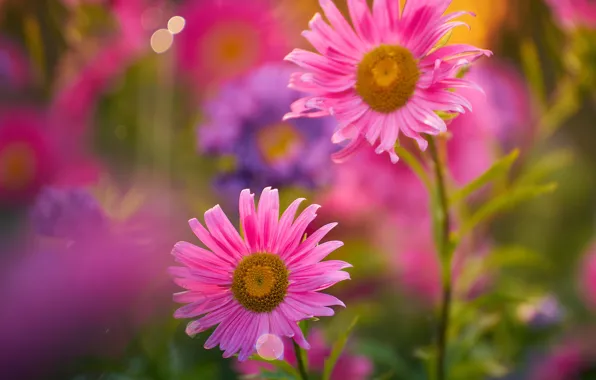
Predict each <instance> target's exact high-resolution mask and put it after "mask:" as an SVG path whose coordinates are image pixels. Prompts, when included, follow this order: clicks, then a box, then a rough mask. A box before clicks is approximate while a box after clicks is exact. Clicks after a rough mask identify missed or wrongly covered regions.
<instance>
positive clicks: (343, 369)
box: [236, 330, 373, 380]
mask: <svg viewBox="0 0 596 380" xmlns="http://www.w3.org/2000/svg"><path fill="white" fill-rule="evenodd" d="M308 339H309V340H310V342H311V349H310V350H308V365H309V368H310V369H312V370H313V371H315V372H318V373H322V372H323V369H324V367H325V359H326V358H327V357H328V356H329V354H330V353H331V348H330V347H329V345H327V343H326V342H325V339H324V337H323V334H322V333H321V331H319V330H312V331H311V333H310V335H309V337H308ZM283 343H284V353H283V360H286V361H287V362H288V363H290V364H291V365H293V366H295V365H296V354H295V352H294V347H293V345H292V343H291V341H290V339H284V342H283ZM236 368H237V369H238V370H239V371H240V372H241V373H243V374H245V375H258V374H259V373H260V371H261V369H266V370H273V366H271V365H269V364H267V363H263V362H257V361H246V362H243V363H238V365H237V366H236ZM372 372H373V366H372V363H371V362H370V360H368V359H367V358H366V357H364V356H358V355H350V354H349V353H346V352H344V353H343V354H342V355H341V356H340V357H339V359H338V361H337V365H336V366H335V368H334V369H333V372H332V373H331V380H365V379H368V378H370V375H371V374H372Z"/></svg>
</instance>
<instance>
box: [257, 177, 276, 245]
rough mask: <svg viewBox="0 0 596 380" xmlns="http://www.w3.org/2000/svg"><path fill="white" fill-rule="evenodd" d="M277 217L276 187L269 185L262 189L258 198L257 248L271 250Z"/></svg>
mask: <svg viewBox="0 0 596 380" xmlns="http://www.w3.org/2000/svg"><path fill="white" fill-rule="evenodd" d="M278 219H279V195H278V194H277V189H273V190H271V188H270V187H266V188H265V189H263V192H262V193H261V198H260V199H259V207H258V220H259V222H258V223H259V250H260V251H261V252H272V248H273V243H274V240H275V236H276V235H277V222H278Z"/></svg>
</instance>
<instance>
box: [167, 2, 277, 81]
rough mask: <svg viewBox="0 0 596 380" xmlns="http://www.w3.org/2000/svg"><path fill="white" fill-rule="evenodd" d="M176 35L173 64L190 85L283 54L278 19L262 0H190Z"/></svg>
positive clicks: (236, 73)
mask: <svg viewBox="0 0 596 380" xmlns="http://www.w3.org/2000/svg"><path fill="white" fill-rule="evenodd" d="M180 15H181V16H183V17H184V18H185V19H186V20H187V23H186V26H185V28H184V30H183V31H182V32H181V33H180V34H179V35H177V36H176V45H177V50H176V51H177V56H178V64H179V66H180V68H181V70H183V71H184V72H186V73H188V74H189V77H190V78H192V80H193V82H194V84H195V85H201V86H204V85H206V84H220V83H222V82H225V81H227V80H230V79H233V78H235V77H237V76H239V75H242V74H243V73H245V72H247V71H248V70H250V69H252V68H254V67H257V66H259V65H260V64H262V63H265V62H269V61H274V60H278V59H280V58H281V57H283V53H282V51H283V50H284V49H285V45H286V43H285V39H284V37H283V35H284V33H282V30H283V28H282V25H280V22H279V21H278V20H277V19H276V18H275V17H274V15H273V9H272V8H271V7H270V4H269V3H268V2H267V1H266V0H254V1H243V0H202V1H189V2H187V4H186V5H185V6H184V7H183V8H182V9H181V11H180Z"/></svg>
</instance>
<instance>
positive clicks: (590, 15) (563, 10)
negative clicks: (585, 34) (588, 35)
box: [546, 0, 596, 29]
mask: <svg viewBox="0 0 596 380" xmlns="http://www.w3.org/2000/svg"><path fill="white" fill-rule="evenodd" d="M546 2H547V3H548V5H550V7H551V9H552V11H553V13H554V15H555V17H556V18H557V21H558V22H559V23H560V24H561V25H562V26H564V27H565V28H569V29H572V28H576V27H580V26H585V27H588V28H590V29H594V28H596V3H595V2H594V1H593V0H546Z"/></svg>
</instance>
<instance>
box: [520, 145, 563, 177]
mask: <svg viewBox="0 0 596 380" xmlns="http://www.w3.org/2000/svg"><path fill="white" fill-rule="evenodd" d="M573 159H574V154H573V152H572V151H571V150H569V149H560V150H556V151H554V152H550V153H548V154H545V155H544V156H542V157H540V158H539V159H538V160H537V161H536V162H533V163H532V164H531V165H529V167H528V168H527V169H526V170H525V172H524V173H523V174H522V175H521V176H520V177H519V178H518V179H517V180H516V183H517V184H532V183H537V182H539V181H542V180H544V179H546V178H548V177H549V176H550V175H552V174H553V173H555V172H557V171H559V170H561V169H563V168H565V167H567V166H568V165H569V164H571V163H572V162H573Z"/></svg>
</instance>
